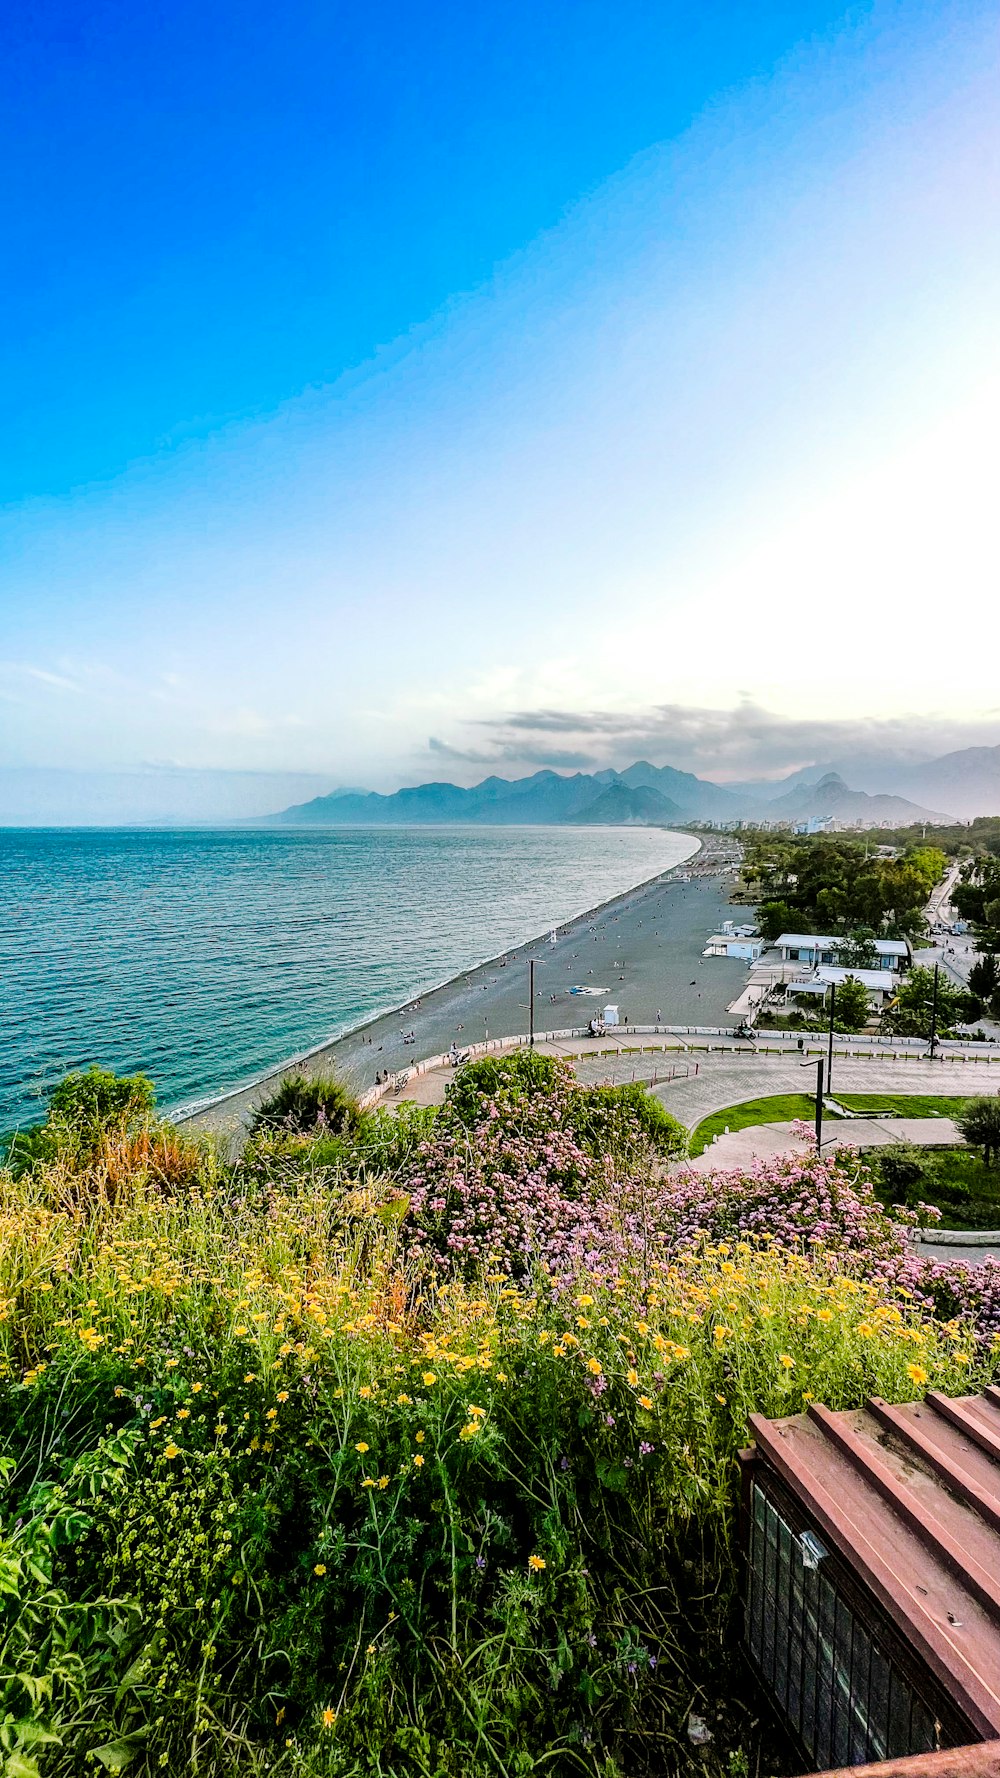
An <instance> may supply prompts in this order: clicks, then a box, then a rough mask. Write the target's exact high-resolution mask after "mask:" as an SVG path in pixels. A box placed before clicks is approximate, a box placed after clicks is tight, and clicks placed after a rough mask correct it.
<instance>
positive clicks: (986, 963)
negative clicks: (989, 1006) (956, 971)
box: [969, 952, 1000, 1002]
mask: <svg viewBox="0 0 1000 1778" xmlns="http://www.w3.org/2000/svg"><path fill="white" fill-rule="evenodd" d="M998 989H1000V963H998V962H997V959H996V957H995V956H994V955H993V953H992V952H988V953H987V955H986V956H985V957H980V958H978V959H977V961H976V962H975V963H974V964H973V965H972V968H971V969H970V970H969V991H970V993H972V994H974V995H975V996H976V999H977V1000H983V1001H987V1002H988V1001H990V1000H992V999H993V996H994V994H995V993H996V992H997V991H998Z"/></svg>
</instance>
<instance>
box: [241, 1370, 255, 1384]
mask: <svg viewBox="0 0 1000 1778" xmlns="http://www.w3.org/2000/svg"><path fill="white" fill-rule="evenodd" d="M243 1381H244V1383H256V1381H257V1372H256V1371H247V1374H246V1376H245V1377H244V1379H243Z"/></svg>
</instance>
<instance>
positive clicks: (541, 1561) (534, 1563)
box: [528, 1556, 545, 1574]
mask: <svg viewBox="0 0 1000 1778" xmlns="http://www.w3.org/2000/svg"><path fill="white" fill-rule="evenodd" d="M528 1567H529V1568H530V1569H532V1571H533V1572H534V1573H535V1574H540V1573H541V1570H542V1569H543V1568H544V1567H545V1557H544V1556H529V1557H528Z"/></svg>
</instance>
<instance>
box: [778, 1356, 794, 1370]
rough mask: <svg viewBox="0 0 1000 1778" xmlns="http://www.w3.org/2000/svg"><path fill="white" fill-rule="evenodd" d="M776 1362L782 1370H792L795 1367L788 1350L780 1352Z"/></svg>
mask: <svg viewBox="0 0 1000 1778" xmlns="http://www.w3.org/2000/svg"><path fill="white" fill-rule="evenodd" d="M778 1363H779V1364H780V1366H781V1368H782V1370H783V1371H790V1370H793V1369H794V1367H795V1360H794V1358H793V1357H792V1355H791V1353H790V1352H782V1353H781V1354H780V1355H779V1358H778Z"/></svg>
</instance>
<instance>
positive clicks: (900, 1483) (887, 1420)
mask: <svg viewBox="0 0 1000 1778" xmlns="http://www.w3.org/2000/svg"><path fill="white" fill-rule="evenodd" d="M750 1424H751V1427H752V1429H753V1434H754V1438H755V1440H756V1443H757V1450H758V1453H759V1455H760V1457H761V1458H763V1459H764V1461H766V1462H768V1463H770V1464H772V1465H773V1466H774V1468H775V1469H776V1470H777V1472H778V1473H779V1474H780V1475H781V1476H782V1478H783V1479H784V1481H785V1483H786V1485H787V1486H788V1487H789V1488H791V1490H792V1491H793V1492H794V1494H795V1495H796V1497H797V1498H798V1499H799V1500H800V1501H801V1502H802V1504H803V1506H804V1508H805V1510H806V1511H807V1512H808V1513H809V1514H810V1516H811V1517H812V1518H813V1519H814V1520H815V1522H816V1524H817V1525H818V1526H819V1527H820V1528H821V1529H822V1531H823V1533H824V1535H825V1537H826V1538H828V1539H829V1542H830V1545H831V1547H832V1548H834V1549H836V1550H837V1552H838V1553H839V1554H840V1556H841V1557H842V1558H843V1559H844V1560H845V1561H846V1562H847V1563H848V1564H849V1565H850V1567H851V1568H852V1569H853V1570H854V1572H855V1573H856V1574H857V1576H858V1577H859V1579H860V1580H861V1581H862V1582H863V1584H864V1585H865V1586H866V1587H867V1588H868V1590H869V1591H870V1592H871V1593H872V1594H873V1595H874V1597H875V1598H876V1599H877V1600H878V1602H879V1604H880V1605H881V1606H882V1608H883V1610H884V1611H885V1612H886V1614H887V1615H888V1616H889V1617H890V1618H891V1620H892V1621H893V1622H894V1623H895V1624H896V1626H897V1627H898V1629H899V1630H900V1631H901V1632H902V1634H903V1635H904V1636H905V1637H906V1638H907V1640H908V1642H909V1643H910V1645H911V1646H912V1647H913V1649H914V1650H915V1651H916V1653H917V1654H918V1655H919V1656H920V1657H921V1659H922V1660H923V1661H924V1662H925V1663H926V1665H927V1666H928V1667H929V1668H930V1670H931V1671H932V1672H933V1673H934V1674H935V1675H936V1677H937V1679H938V1680H939V1682H940V1683H941V1684H942V1685H943V1687H944V1688H945V1690H946V1692H947V1693H948V1695H949V1696H950V1697H951V1698H953V1699H954V1700H955V1703H956V1704H957V1705H958V1707H959V1708H960V1709H961V1710H962V1711H963V1712H964V1714H965V1716H966V1717H967V1719H968V1721H969V1723H970V1724H971V1725H972V1729H973V1732H978V1733H980V1734H982V1735H983V1736H984V1737H987V1738H988V1737H995V1736H998V1735H1000V1390H997V1389H987V1390H986V1392H985V1394H984V1395H981V1396H963V1397H960V1398H958V1399H955V1400H952V1399H949V1398H948V1397H947V1396H943V1395H939V1394H937V1393H935V1392H932V1393H930V1394H929V1395H928V1396H927V1398H926V1400H925V1401H915V1402H906V1403H904V1404H903V1405H902V1406H899V1407H892V1406H890V1405H889V1404H888V1403H886V1402H884V1401H881V1400H879V1399H878V1398H877V1397H873V1398H872V1399H871V1400H870V1401H869V1402H868V1403H867V1405H866V1406H865V1407H864V1408H860V1409H856V1410H851V1411H848V1412H844V1413H832V1412H831V1411H830V1410H829V1409H828V1408H823V1407H820V1406H819V1405H818V1404H814V1405H813V1406H812V1407H811V1408H810V1409H809V1412H808V1413H807V1414H799V1415H796V1416H795V1417H794V1418H790V1419H786V1420H765V1419H764V1418H763V1417H762V1416H761V1415H757V1414H755V1415H753V1416H752V1417H751V1421H750Z"/></svg>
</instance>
